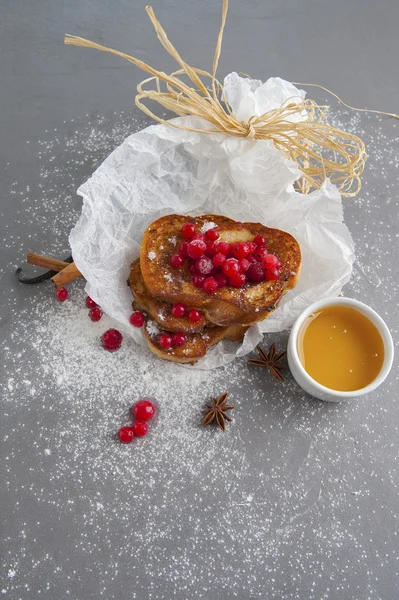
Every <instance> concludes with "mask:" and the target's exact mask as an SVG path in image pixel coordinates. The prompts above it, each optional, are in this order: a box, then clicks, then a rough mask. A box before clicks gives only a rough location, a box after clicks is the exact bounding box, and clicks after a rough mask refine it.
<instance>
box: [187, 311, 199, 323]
mask: <svg viewBox="0 0 399 600" xmlns="http://www.w3.org/2000/svg"><path fill="white" fill-rule="evenodd" d="M188 318H189V319H190V321H192V322H193V323H198V321H201V319H202V312H201V311H199V310H197V309H196V308H192V309H191V310H190V311H189V313H188Z"/></svg>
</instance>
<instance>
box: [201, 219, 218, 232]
mask: <svg viewBox="0 0 399 600" xmlns="http://www.w3.org/2000/svg"><path fill="white" fill-rule="evenodd" d="M215 227H217V225H216V223H214V222H213V221H205V222H204V224H203V225H202V227H201V233H206V232H207V231H209V230H210V229H214V228H215Z"/></svg>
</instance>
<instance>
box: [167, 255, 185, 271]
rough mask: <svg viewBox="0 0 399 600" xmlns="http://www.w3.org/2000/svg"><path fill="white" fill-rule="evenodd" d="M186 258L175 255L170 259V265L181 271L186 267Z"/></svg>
mask: <svg viewBox="0 0 399 600" xmlns="http://www.w3.org/2000/svg"><path fill="white" fill-rule="evenodd" d="M184 262H185V261H184V256H182V255H181V254H174V255H173V256H172V257H171V259H170V265H171V266H172V267H173V268H174V269H180V268H181V267H182V266H183V265H184Z"/></svg>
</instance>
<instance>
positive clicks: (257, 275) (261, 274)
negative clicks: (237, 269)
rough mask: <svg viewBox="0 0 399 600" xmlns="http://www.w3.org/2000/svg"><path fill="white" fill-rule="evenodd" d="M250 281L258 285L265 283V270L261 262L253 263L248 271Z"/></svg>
mask: <svg viewBox="0 0 399 600" xmlns="http://www.w3.org/2000/svg"><path fill="white" fill-rule="evenodd" d="M247 278H248V281H252V282H254V283H258V282H259V281H263V280H264V278H265V269H264V267H263V265H262V264H261V263H260V262H255V263H252V265H251V266H250V267H249V269H248V271H247Z"/></svg>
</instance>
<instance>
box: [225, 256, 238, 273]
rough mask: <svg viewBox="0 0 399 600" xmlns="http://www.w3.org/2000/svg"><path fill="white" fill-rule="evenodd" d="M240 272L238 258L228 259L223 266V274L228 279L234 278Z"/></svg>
mask: <svg viewBox="0 0 399 600" xmlns="http://www.w3.org/2000/svg"><path fill="white" fill-rule="evenodd" d="M239 272H240V265H239V264H238V260H237V259H236V258H228V259H227V260H226V262H225V263H224V265H223V273H224V274H225V275H227V277H233V275H235V274H236V273H239Z"/></svg>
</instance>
